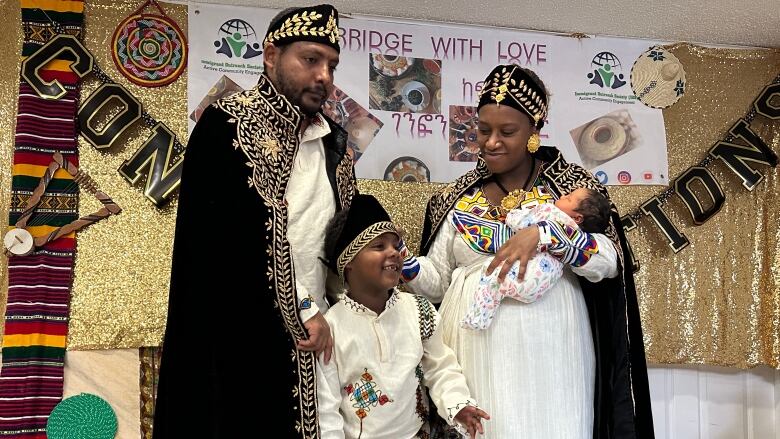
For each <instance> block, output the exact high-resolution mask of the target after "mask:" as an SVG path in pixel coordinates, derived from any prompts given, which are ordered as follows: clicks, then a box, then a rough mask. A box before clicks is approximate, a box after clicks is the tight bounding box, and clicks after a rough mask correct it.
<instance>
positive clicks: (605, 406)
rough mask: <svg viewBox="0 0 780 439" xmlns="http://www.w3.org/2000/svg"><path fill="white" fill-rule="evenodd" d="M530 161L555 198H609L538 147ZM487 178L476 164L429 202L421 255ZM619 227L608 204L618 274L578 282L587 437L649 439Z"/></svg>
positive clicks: (635, 317)
mask: <svg viewBox="0 0 780 439" xmlns="http://www.w3.org/2000/svg"><path fill="white" fill-rule="evenodd" d="M534 156H535V157H536V158H537V159H540V160H541V161H542V162H543V165H542V171H541V178H542V179H543V180H544V182H545V183H546V184H547V186H548V187H549V188H550V190H552V192H554V193H555V194H556V195H557V196H561V195H564V194H567V193H569V192H571V191H573V190H574V189H576V188H577V187H583V186H584V187H588V188H591V189H596V190H598V191H599V192H601V193H602V194H604V195H605V196H607V197H609V194H608V193H607V190H606V188H604V186H602V185H601V184H599V183H598V181H597V180H596V179H595V178H594V177H593V176H592V175H591V174H590V173H589V172H588V171H586V170H585V169H583V168H582V167H580V166H578V165H576V164H573V163H567V162H566V161H565V160H564V159H563V156H562V155H561V153H560V151H558V150H557V149H555V148H552V147H542V148H540V149H539V150H538V151H537V152H536V153H535V154H534ZM488 176H490V172H489V171H488V170H487V167H486V166H485V163H484V162H483V161H481V160H480V161H479V162H478V163H477V167H476V168H475V169H473V170H471V171H469V172H467V173H466V174H464V175H462V176H461V177H460V178H458V179H457V180H455V181H454V182H453V183H451V184H449V185H448V186H446V187H445V188H444V189H442V190H441V191H439V192H437V193H436V194H434V195H433V196H432V197H431V199H430V201H429V202H428V208H427V211H426V214H425V223H424V225H423V233H422V245H421V251H420V253H421V254H422V255H426V254H427V253H428V250H429V249H430V246H431V244H432V242H433V238H434V237H435V236H436V232H437V231H438V230H439V227H440V226H441V224H442V222H443V221H444V219H445V218H446V216H447V212H449V211H450V210H451V209H452V208H453V206H454V204H455V202H456V201H457V200H458V199H459V198H460V197H461V196H462V195H463V194H464V193H465V192H466V191H467V190H468V189H470V188H472V187H474V186H475V185H478V184H481V181H482V180H483V179H485V178H486V177H488ZM620 224H621V223H620V216H619V215H618V212H617V209H616V208H615V206H614V205H612V218H611V221H610V225H609V227H608V229H607V231H606V235H607V236H608V237H609V238H610V239H611V240H612V241H613V243H614V244H615V247H616V248H617V249H618V256H619V264H620V267H619V271H620V275H619V276H617V277H616V278H614V279H604V280H602V281H601V282H597V283H592V282H589V281H588V280H587V279H585V278H583V277H578V279H579V281H580V285H581V286H582V291H583V295H584V297H585V303H586V305H587V308H588V315H589V318H590V325H591V330H592V333H593V344H594V348H595V354H596V385H595V395H594V402H593V405H594V408H595V410H594V418H595V419H594V422H593V438H594V439H652V438H653V437H654V433H653V418H652V413H651V410H650V391H649V387H648V382H647V363H646V360H645V348H644V342H643V338H642V326H641V321H640V316H639V306H638V304H637V299H636V288H635V286H634V276H633V274H632V271H631V267H630V255H629V254H628V252H627V248H628V247H627V244H626V238H625V234H624V232H623V228H622V227H621V225H620ZM626 261H628V263H626ZM627 264H628V265H627Z"/></svg>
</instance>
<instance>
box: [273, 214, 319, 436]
mask: <svg viewBox="0 0 780 439" xmlns="http://www.w3.org/2000/svg"><path fill="white" fill-rule="evenodd" d="M267 206H268V208H269V212H268V216H269V218H273V221H272V223H271V229H272V230H271V232H272V233H273V236H272V237H271V236H267V235H266V240H267V241H268V242H269V243H270V245H269V248H268V252H269V254H270V255H271V256H270V257H269V264H268V271H267V272H266V274H267V276H268V279H269V285H268V288H269V289H270V290H271V293H273V292H274V291H275V292H276V304H277V305H278V306H279V312H280V313H281V315H282V318H283V320H284V324H285V326H286V327H287V330H288V331H289V333H290V335H291V336H292V339H293V342H297V341H298V340H302V339H303V338H304V337H305V335H306V332H305V329H304V327H303V323H302V322H301V320H300V317H299V315H298V307H297V305H298V301H297V296H296V292H295V287H294V285H295V274H294V272H293V265H292V254H291V253H290V243H289V242H288V241H287V207H286V206H284V205H283V204H273V205H272V204H267ZM292 356H293V361H294V363H295V364H296V365H297V371H298V384H297V385H296V386H295V387H293V389H292V392H293V396H297V397H298V400H299V402H300V405H299V408H300V420H299V421H296V422H295V428H296V430H297V431H298V432H300V433H301V436H302V437H304V438H313V437H319V421H318V418H317V383H316V375H315V369H314V367H315V357H314V353H313V352H307V351H301V350H298V349H295V347H294V346H293V349H292Z"/></svg>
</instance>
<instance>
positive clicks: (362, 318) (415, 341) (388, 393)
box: [317, 290, 490, 439]
mask: <svg viewBox="0 0 780 439" xmlns="http://www.w3.org/2000/svg"><path fill="white" fill-rule="evenodd" d="M325 318H326V319H327V320H328V324H329V325H330V329H331V333H332V334H333V343H334V349H333V356H332V357H331V361H330V362H329V363H328V364H327V365H324V364H323V363H322V361H321V360H322V358H321V357H320V361H318V364H317V394H318V404H319V420H320V433H321V438H322V439H335V438H339V439H341V438H347V439H355V438H357V437H359V436H360V437H362V438H364V439H410V438H415V437H425V436H418V433H420V429H421V428H422V427H423V425H424V422H425V421H427V419H428V408H427V403H428V400H427V396H426V395H425V392H424V390H423V387H427V388H428V390H429V392H430V395H431V399H433V401H434V402H435V403H436V405H437V408H438V413H439V415H440V416H441V417H442V418H444V419H446V420H447V422H448V423H450V425H452V424H453V423H454V421H453V418H454V417H455V415H457V414H458V412H459V411H460V410H461V409H462V408H463V407H465V406H467V405H476V404H475V401H474V400H473V399H472V398H471V397H470V395H469V389H468V387H467V386H466V380H465V378H464V377H463V374H462V372H461V368H460V366H459V365H458V363H457V361H456V359H455V355H454V353H453V352H452V349H450V348H448V347H447V346H446V345H445V344H444V343H443V342H442V339H441V331H440V329H439V324H438V323H439V315H438V314H437V313H436V310H435V309H434V308H433V305H431V303H430V302H429V301H428V300H427V299H425V298H424V297H421V296H418V295H415V294H410V293H403V292H399V291H397V290H396V291H393V293H392V294H391V295H390V298H389V299H388V300H387V304H386V305H385V310H384V311H383V312H382V313H381V314H379V315H377V314H376V313H375V312H373V311H371V310H370V309H368V308H366V307H365V306H363V305H361V304H360V303H357V302H355V301H354V300H352V299H350V298H349V297H346V296H345V297H343V298H342V299H341V300H339V302H338V303H336V304H335V305H333V306H332V307H331V308H330V310H329V311H328V312H327V314H325ZM488 422H490V421H488ZM483 425H484V424H483ZM361 432H362V435H361Z"/></svg>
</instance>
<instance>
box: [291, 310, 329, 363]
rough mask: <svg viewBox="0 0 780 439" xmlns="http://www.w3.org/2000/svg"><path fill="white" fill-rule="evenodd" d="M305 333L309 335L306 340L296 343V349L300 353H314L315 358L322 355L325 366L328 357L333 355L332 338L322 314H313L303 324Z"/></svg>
mask: <svg viewBox="0 0 780 439" xmlns="http://www.w3.org/2000/svg"><path fill="white" fill-rule="evenodd" d="M303 326H304V327H305V328H306V332H308V333H309V338H308V339H307V340H301V341H299V342H298V349H300V350H302V351H314V352H316V354H317V356H319V355H320V354H323V359H324V361H325V364H328V363H329V362H330V356H331V354H332V353H333V337H332V336H331V334H330V325H328V321H327V320H325V317H324V316H323V315H322V313H320V312H318V313H317V314H314V316H313V317H312V318H310V319H309V320H306V321H305V322H304V323H303Z"/></svg>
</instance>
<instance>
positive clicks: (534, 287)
mask: <svg viewBox="0 0 780 439" xmlns="http://www.w3.org/2000/svg"><path fill="white" fill-rule="evenodd" d="M540 221H555V222H557V223H560V224H564V225H568V226H572V227H577V223H575V222H574V220H573V219H571V217H569V216H568V215H566V214H565V213H563V212H562V211H561V210H560V209H558V208H557V207H555V205H554V204H552V203H544V204H540V205H537V206H534V207H531V208H528V209H514V210H511V211H510V212H509V214H508V215H507V218H506V225H507V226H508V227H509V228H510V229H512V231H514V232H517V231H518V230H520V229H523V228H526V227H529V226H533V225H535V224H537V223H539V222H540ZM490 261H491V260H490V259H488V260H487V261H486V262H485V263H484V264H483V265H482V278H481V279H480V281H479V285H478V286H477V290H476V291H475V292H474V301H473V302H472V303H471V306H470V307H469V310H468V311H467V312H466V315H465V316H464V317H463V321H462V322H461V325H462V326H463V327H464V328H467V329H486V328H487V327H488V326H490V323H491V322H492V321H493V318H494V317H495V316H496V313H497V312H498V306H499V305H500V304H501V300H503V299H504V298H506V297H508V298H511V299H515V300H518V301H520V302H523V303H532V302H535V301H536V300H538V299H539V298H540V297H542V295H543V294H544V293H545V292H546V291H547V290H549V289H550V287H551V286H552V285H553V284H554V283H555V282H557V281H558V279H560V278H561V276H562V275H563V264H562V263H561V261H559V260H558V259H556V258H555V257H553V256H552V255H550V254H549V253H547V252H541V253H537V254H536V255H535V256H534V257H533V258H531V259H530V260H529V261H528V265H527V266H526V270H525V277H524V279H523V280H521V281H518V280H517V273H518V270H519V269H520V264H519V263H518V262H515V263H514V264H513V265H512V268H510V269H509V272H508V273H507V275H506V277H505V278H504V282H499V281H498V273H499V271H500V268H501V266H499V267H498V268H497V269H496V270H494V271H493V273H492V274H490V275H487V274H486V273H485V269H486V268H487V267H488V265H490Z"/></svg>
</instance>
